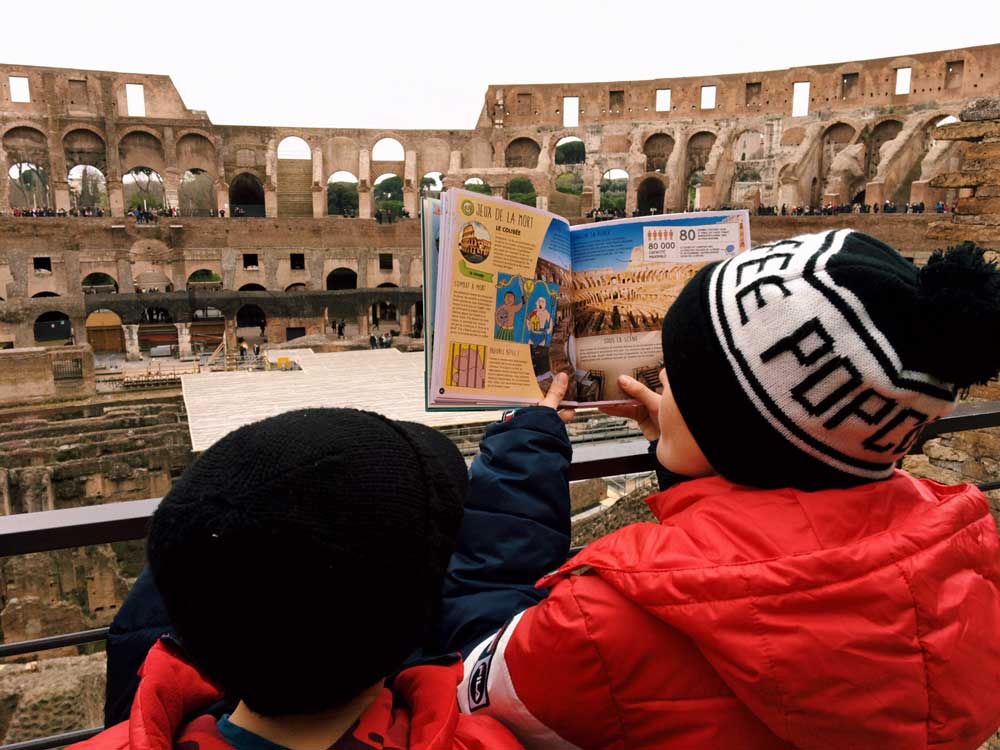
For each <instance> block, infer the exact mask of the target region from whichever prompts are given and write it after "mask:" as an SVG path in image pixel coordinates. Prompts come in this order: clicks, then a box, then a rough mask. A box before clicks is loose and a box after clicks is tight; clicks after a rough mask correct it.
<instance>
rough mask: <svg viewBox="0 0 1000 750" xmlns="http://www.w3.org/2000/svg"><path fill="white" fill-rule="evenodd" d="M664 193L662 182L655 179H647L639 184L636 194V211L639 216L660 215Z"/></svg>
mask: <svg viewBox="0 0 1000 750" xmlns="http://www.w3.org/2000/svg"><path fill="white" fill-rule="evenodd" d="M666 193H667V190H666V188H665V187H664V185H663V181H662V180H659V179H657V178H656V177H647V178H646V179H645V180H643V181H642V182H641V183H639V190H638V191H637V193H636V209H637V210H638V212H639V215H640V216H646V215H648V214H662V213H663V199H664V197H665V196H666Z"/></svg>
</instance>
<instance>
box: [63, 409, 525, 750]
mask: <svg viewBox="0 0 1000 750" xmlns="http://www.w3.org/2000/svg"><path fill="white" fill-rule="evenodd" d="M467 484H468V477H467V475H466V468H465V462H464V460H463V459H462V456H461V454H460V453H459V451H458V449H457V448H456V447H455V445H454V444H453V443H452V442H451V440H450V439H448V438H447V437H446V436H445V435H443V434H442V433H440V432H438V431H436V430H434V429H432V428H430V427H426V426H424V425H419V424H414V423H410V422H397V421H393V420H390V419H387V418H385V417H382V416H381V415H378V414H372V413H370V412H362V411H357V410H354V409H308V410H302V411H295V412H289V413H286V414H282V415H280V416H277V417H272V418H270V419H266V420H264V421H262V422H258V423H256V424H252V425H248V426H245V427H241V428H240V429H238V430H236V431H234V432H232V433H230V434H229V435H227V436H225V437H224V438H222V439H221V440H220V441H219V442H217V443H216V444H215V445H213V446H212V447H210V448H209V449H208V450H206V451H205V452H204V453H203V454H202V455H201V456H200V457H199V458H198V460H197V461H196V462H195V463H194V464H193V465H192V466H191V467H190V468H188V470H187V471H185V472H184V474H183V476H181V478H180V479H179V480H178V481H177V482H176V483H175V484H174V486H173V488H172V489H171V491H170V492H169V493H168V494H167V496H166V497H165V498H164V499H163V502H162V503H161V504H160V506H159V508H158V509H157V510H156V512H155V513H154V515H153V519H152V522H151V525H150V531H149V538H148V542H147V554H148V558H149V567H150V570H151V571H152V579H153V582H155V586H156V588H157V589H159V591H160V593H161V594H162V597H163V602H164V604H165V607H166V614H167V615H169V618H170V620H171V621H172V623H173V626H174V628H175V629H176V637H172V636H171V637H165V638H162V639H161V640H160V641H159V642H157V643H156V645H154V646H153V648H152V649H150V651H149V654H148V656H147V657H146V660H145V664H144V665H143V668H142V673H141V681H140V682H139V685H138V692H137V695H136V699H135V701H134V702H133V703H132V709H131V716H130V718H129V719H128V720H126V721H124V722H122V723H120V724H117V725H115V726H112V727H111V728H109V729H106V730H105V731H104V732H102V733H100V734H99V735H97V736H96V737H94V738H92V739H88V740H85V741H83V742H80V743H78V744H77V745H74V746H73V748H75V750H119V748H120V749H122V750H124V749H125V748H133V749H135V748H140V747H142V748H147V750H172V748H178V750H188V749H190V748H199V747H200V748H202V750H222V749H223V748H227V749H231V750H263V749H264V748H267V749H269V750H284V749H285V748H295V749H298V748H305V749H306V750H308V749H310V748H317V749H319V748H329V749H330V750H362V749H366V750H381V749H382V748H398V749H399V750H403V749H404V748H411V747H412V748H421V749H424V750H431V749H435V750H436V749H439V750H450V749H452V748H454V749H455V750H460V749H461V750H473V749H474V748H479V749H481V750H486V749H487V748H489V749H490V750H514V749H515V748H519V747H520V744H519V743H517V741H516V740H515V739H514V737H513V736H512V735H511V733H510V732H509V731H508V730H507V729H505V728H504V727H503V726H502V725H501V724H500V723H499V722H497V721H496V720H495V719H490V718H488V717H485V716H468V715H462V714H460V713H459V710H458V705H457V701H456V699H455V694H456V688H457V686H458V683H459V681H460V680H461V679H462V662H461V659H460V658H459V657H458V656H457V655H453V656H451V657H443V658H438V659H420V658H413V659H411V660H410V663H409V664H405V665H404V662H405V661H406V660H407V659H408V657H410V656H411V654H413V653H414V651H415V650H417V649H418V648H419V646H421V644H422V640H423V636H424V634H425V632H426V631H427V629H428V628H429V627H430V625H431V623H432V622H433V620H434V618H435V616H436V612H437V610H438V607H439V605H440V594H441V586H442V581H443V578H444V573H445V570H446V567H447V565H448V560H449V557H450V555H451V553H452V550H453V548H454V546H455V538H456V535H457V533H458V529H459V525H460V523H461V520H462V512H463V510H462V506H463V499H464V497H465V492H466V487H467ZM147 582H148V576H147ZM213 712H214V713H213ZM218 714H221V716H220V715H218Z"/></svg>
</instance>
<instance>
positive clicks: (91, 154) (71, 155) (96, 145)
mask: <svg viewBox="0 0 1000 750" xmlns="http://www.w3.org/2000/svg"><path fill="white" fill-rule="evenodd" d="M62 144H63V155H64V157H65V159H66V169H68V170H71V169H73V168H74V167H76V166H79V165H81V164H84V165H88V166H91V167H95V168H96V169H99V170H100V171H101V172H102V173H103V172H107V169H108V152H107V144H106V143H105V142H104V138H102V137H101V135H100V134H99V133H97V132H96V131H94V130H92V129H90V128H73V129H72V130H70V131H69V132H67V133H66V134H65V135H64V136H63V139H62Z"/></svg>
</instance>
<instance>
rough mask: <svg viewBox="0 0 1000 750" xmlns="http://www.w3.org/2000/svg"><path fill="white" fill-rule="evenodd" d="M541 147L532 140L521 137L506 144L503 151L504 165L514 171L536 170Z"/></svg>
mask: <svg viewBox="0 0 1000 750" xmlns="http://www.w3.org/2000/svg"><path fill="white" fill-rule="evenodd" d="M541 153H542V147H541V146H539V145H538V142H537V141H535V140H534V139H532V138H527V137H525V136H522V137H520V138H515V139H514V140H512V141H511V142H510V143H508V144H507V148H506V149H505V150H504V164H505V165H506V166H507V167H511V168H514V169H536V168H537V167H538V156H539V155H540V154H541Z"/></svg>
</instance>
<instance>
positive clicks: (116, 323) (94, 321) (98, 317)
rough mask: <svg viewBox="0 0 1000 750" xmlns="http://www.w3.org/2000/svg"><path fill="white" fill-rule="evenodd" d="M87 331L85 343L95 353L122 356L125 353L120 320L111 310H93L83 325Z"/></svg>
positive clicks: (123, 334)
mask: <svg viewBox="0 0 1000 750" xmlns="http://www.w3.org/2000/svg"><path fill="white" fill-rule="evenodd" d="M84 325H85V327H86V329H87V343H89V344H90V346H91V347H92V348H93V349H94V351H95V352H101V353H106V354H122V353H124V352H125V332H124V331H123V330H122V319H121V318H120V317H119V316H118V313H116V312H113V311H112V310H105V309H101V310H94V312H92V313H90V315H88V316H87V321H86V323H85V324H84Z"/></svg>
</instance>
